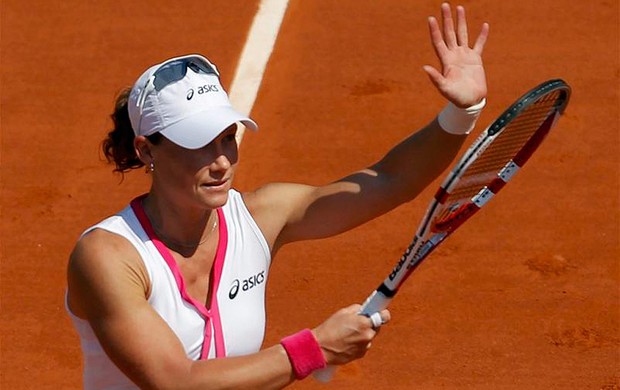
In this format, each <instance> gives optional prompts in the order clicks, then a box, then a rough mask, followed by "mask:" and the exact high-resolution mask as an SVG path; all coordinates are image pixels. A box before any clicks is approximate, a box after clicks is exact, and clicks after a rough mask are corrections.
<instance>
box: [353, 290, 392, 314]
mask: <svg viewBox="0 0 620 390" xmlns="http://www.w3.org/2000/svg"><path fill="white" fill-rule="evenodd" d="M390 302H392V298H390V297H387V296H386V295H385V294H384V293H383V292H381V291H380V290H379V289H377V290H375V291H373V292H372V294H370V296H369V297H368V298H366V302H364V304H363V305H362V309H361V310H360V313H359V314H361V315H364V316H367V317H370V316H371V315H373V314H375V313H376V312H379V311H381V310H383V309H385V308H387V307H388V306H389V304H390Z"/></svg>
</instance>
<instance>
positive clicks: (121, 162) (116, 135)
mask: <svg viewBox="0 0 620 390" xmlns="http://www.w3.org/2000/svg"><path fill="white" fill-rule="evenodd" d="M130 92H131V88H130V87H127V88H125V89H123V90H122V91H121V92H120V94H119V95H118V97H117V98H116V103H115V105H114V112H113V113H112V115H110V117H111V118H112V121H113V122H114V128H113V129H112V130H110V131H109V132H108V136H107V137H106V139H104V140H103V142H102V143H101V148H102V149H103V154H104V156H105V158H106V160H107V161H108V162H109V163H114V165H115V166H116V168H114V172H119V173H121V174H122V173H125V172H129V171H130V170H132V169H136V168H141V167H143V166H144V163H143V162H142V161H141V160H140V159H139V158H138V155H137V154H136V151H135V149H134V146H133V140H134V138H135V135H134V132H133V129H132V127H131V121H130V120H129V111H128V110H127V100H128V99H129V93H130ZM146 138H147V139H148V140H149V141H150V142H151V143H153V144H155V145H157V144H159V143H160V142H161V140H162V138H163V136H162V135H161V134H159V133H155V134H152V135H149V136H147V137H146Z"/></svg>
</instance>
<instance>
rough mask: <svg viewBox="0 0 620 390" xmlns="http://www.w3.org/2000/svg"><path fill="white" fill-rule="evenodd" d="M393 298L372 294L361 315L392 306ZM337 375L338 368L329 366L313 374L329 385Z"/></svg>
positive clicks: (368, 315) (381, 294) (377, 291)
mask: <svg viewBox="0 0 620 390" xmlns="http://www.w3.org/2000/svg"><path fill="white" fill-rule="evenodd" d="M391 301H392V298H388V297H386V296H385V295H384V294H383V293H382V292H381V291H379V290H375V291H373V292H372V294H370V296H369V297H368V298H367V299H366V302H364V304H363V305H362V308H361V310H360V312H359V313H358V314H359V315H362V316H367V317H370V316H371V315H373V314H374V313H377V312H379V311H381V310H383V309H385V308H386V307H388V305H389V304H390V302H391ZM335 373H336V366H331V365H329V366H327V367H325V368H322V369H320V370H316V371H315V372H313V373H312V376H313V377H314V379H316V380H317V381H319V382H323V383H327V382H329V381H331V380H332V378H333V377H334V374H335Z"/></svg>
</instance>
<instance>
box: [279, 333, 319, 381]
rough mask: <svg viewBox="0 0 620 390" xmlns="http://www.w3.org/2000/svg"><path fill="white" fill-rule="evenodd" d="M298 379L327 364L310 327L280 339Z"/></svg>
mask: <svg viewBox="0 0 620 390" xmlns="http://www.w3.org/2000/svg"><path fill="white" fill-rule="evenodd" d="M280 344H282V346H283V347H284V350H285V351H286V354H287V355H288V360H289V361H290V362H291V365H292V366H293V372H294V373H295V377H296V378H297V379H304V378H305V377H307V376H308V375H310V374H311V373H312V372H313V371H314V370H318V369H320V368H324V367H325V366H326V365H327V362H326V361H325V356H323V351H321V347H320V346H319V343H318V342H317V341H316V339H315V338H314V334H312V331H310V329H304V330H302V331H300V332H297V333H295V334H293V335H290V336H287V337H285V338H283V339H282V340H281V341H280Z"/></svg>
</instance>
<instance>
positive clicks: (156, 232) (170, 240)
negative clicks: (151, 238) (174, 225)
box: [153, 216, 217, 248]
mask: <svg viewBox="0 0 620 390" xmlns="http://www.w3.org/2000/svg"><path fill="white" fill-rule="evenodd" d="M216 226H217V216H216V217H215V220H214V221H213V226H212V227H211V230H210V231H209V233H208V234H207V235H206V237H205V238H203V239H202V240H201V241H199V242H198V243H194V244H185V243H182V242H178V241H175V240H172V239H170V238H168V237H166V236H165V235H164V234H162V233H161V232H160V230H159V229H158V228H156V227H155V225H153V230H154V231H155V234H157V237H159V238H160V239H163V241H165V242H166V243H167V244H171V245H172V246H175V247H182V248H197V247H199V246H201V245H202V244H204V243H205V242H207V240H208V239H209V238H210V237H211V234H212V233H213V231H214V230H215V227H216ZM160 241H162V240H160Z"/></svg>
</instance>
